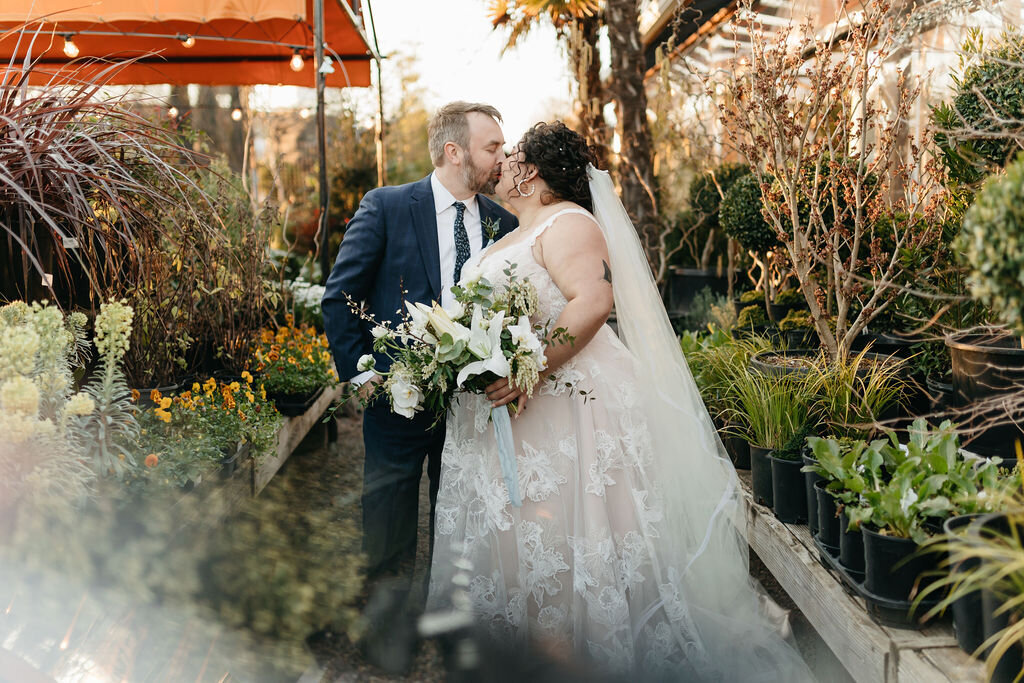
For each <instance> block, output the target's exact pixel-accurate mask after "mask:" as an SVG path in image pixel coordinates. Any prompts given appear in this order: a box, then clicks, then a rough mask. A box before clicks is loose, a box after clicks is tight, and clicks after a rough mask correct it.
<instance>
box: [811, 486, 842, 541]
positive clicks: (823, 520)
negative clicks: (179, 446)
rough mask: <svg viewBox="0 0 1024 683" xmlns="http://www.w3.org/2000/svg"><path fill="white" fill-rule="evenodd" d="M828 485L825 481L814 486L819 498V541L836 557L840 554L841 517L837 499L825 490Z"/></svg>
mask: <svg viewBox="0 0 1024 683" xmlns="http://www.w3.org/2000/svg"><path fill="white" fill-rule="evenodd" d="M827 485H828V482H827V481H825V480H824V479H822V480H820V481H817V482H815V484H814V493H815V495H816V496H817V498H818V540H819V541H820V542H821V544H822V545H823V546H825V547H826V548H828V549H829V550H830V551H832V554H833V555H834V554H836V553H837V552H839V516H838V514H837V513H836V499H835V498H833V497H832V494H831V493H829V492H828V491H827V490H825V486H827Z"/></svg>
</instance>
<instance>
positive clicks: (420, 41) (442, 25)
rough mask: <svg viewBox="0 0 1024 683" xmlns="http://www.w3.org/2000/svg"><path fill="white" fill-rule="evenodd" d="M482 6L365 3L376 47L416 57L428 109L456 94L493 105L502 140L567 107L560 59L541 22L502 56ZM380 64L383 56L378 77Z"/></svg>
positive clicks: (472, 0) (451, 0)
mask: <svg viewBox="0 0 1024 683" xmlns="http://www.w3.org/2000/svg"><path fill="white" fill-rule="evenodd" d="M364 2H365V0H364ZM487 5H488V3H487V0H444V2H436V1H435V2H425V1H423V0H371V6H372V8H373V18H374V20H375V22H376V26H377V39H378V42H379V44H380V50H381V52H382V53H383V54H384V55H388V54H392V53H396V52H401V53H404V54H412V55H414V56H415V57H416V61H415V65H416V67H415V68H416V70H417V71H418V72H419V74H420V84H421V85H422V86H423V87H424V90H425V97H426V100H427V105H428V106H429V107H431V108H433V107H436V106H439V105H442V104H444V103H445V102H449V101H452V100H458V99H462V100H469V101H478V102H486V103H488V104H491V105H494V106H495V107H497V108H498V111H500V112H501V113H502V116H503V117H504V120H505V126H504V132H505V139H506V140H509V141H514V140H517V139H519V137H520V136H521V135H522V133H523V132H525V131H526V129H527V128H529V127H530V126H531V125H533V124H534V123H536V122H537V121H539V120H541V119H544V118H546V117H549V116H551V114H552V113H554V112H568V111H569V104H568V103H569V88H570V80H569V73H568V68H567V65H566V64H567V62H566V59H565V56H564V55H563V54H562V53H561V51H560V49H559V46H558V43H557V40H556V38H555V32H554V29H553V28H552V27H550V26H549V25H546V24H545V25H543V26H541V27H539V28H537V29H534V30H533V31H531V32H530V34H529V35H528V36H527V38H526V39H525V40H523V41H521V43H520V45H518V46H517V47H516V48H515V49H514V50H510V51H509V52H507V53H506V54H505V55H502V54H501V48H502V46H503V45H504V44H505V35H504V32H503V31H501V30H499V31H495V30H493V29H492V28H491V23H490V21H489V20H488V15H487ZM363 14H364V16H365V15H366V9H365V7H364V9H363ZM367 28H368V27H367ZM371 40H372V36H371ZM388 67H389V63H388V62H387V61H385V64H384V69H385V79H386V78H387V73H386V72H387V69H388ZM386 82H387V81H386V80H385V83H386ZM385 98H387V91H386V90H385ZM386 107H387V104H386V103H385V108H386Z"/></svg>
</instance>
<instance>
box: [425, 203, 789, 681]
mask: <svg viewBox="0 0 1024 683" xmlns="http://www.w3.org/2000/svg"><path fill="white" fill-rule="evenodd" d="M568 212H576V213H583V214H585V215H587V216H590V214H589V213H588V212H586V211H584V210H583V209H568V210H564V211H560V212H557V213H556V214H554V215H553V216H551V217H550V218H549V219H548V220H547V221H545V222H544V223H543V224H542V225H539V226H538V227H537V228H535V229H534V230H533V233H532V234H531V235H530V236H529V238H528V239H526V240H523V241H521V242H519V243H517V244H514V245H512V246H509V247H505V248H502V245H500V244H499V245H498V249H500V251H499V250H496V249H495V248H493V247H492V248H491V250H490V252H493V253H489V252H484V253H483V254H482V255H481V256H480V257H477V258H482V259H483V260H482V261H481V262H480V267H481V268H482V269H483V274H484V277H486V278H487V279H488V280H490V281H491V282H492V283H493V284H494V285H495V289H496V290H499V291H500V289H501V288H502V287H504V286H507V284H508V276H507V275H506V274H505V273H504V272H503V271H504V270H505V269H506V268H508V266H509V264H515V275H516V276H517V277H526V278H529V280H530V281H531V282H532V283H533V284H534V285H535V286H536V288H537V290H538V294H539V302H540V315H539V316H538V321H540V322H543V321H548V320H549V321H552V322H553V321H555V320H556V319H557V318H558V317H559V315H560V313H561V312H562V309H563V308H564V307H565V305H566V303H567V302H566V299H565V297H564V296H563V295H562V293H561V291H560V290H559V289H558V287H557V286H556V285H555V283H554V282H553V280H552V279H551V276H550V275H549V274H548V272H547V271H546V270H545V269H544V268H543V267H542V266H541V265H540V264H538V263H537V261H536V260H535V258H534V256H533V253H532V247H533V245H534V242H535V241H536V240H537V238H538V237H539V236H540V235H541V233H542V232H543V231H544V230H545V229H547V228H548V227H549V226H550V225H551V223H552V222H553V221H554V220H555V219H556V218H557V217H558V216H561V215H563V214H565V213H568ZM644 390H645V387H644V386H639V385H638V382H637V367H636V359H635V358H634V356H633V355H632V354H631V353H630V351H629V350H628V349H627V348H626V347H625V346H624V345H623V343H622V342H621V341H620V340H619V338H618V337H617V336H616V334H615V333H614V332H613V331H612V330H611V328H609V327H608V326H607V325H604V326H602V327H601V329H600V330H599V331H598V333H597V335H596V336H595V337H594V338H593V339H592V340H591V341H590V342H589V343H588V344H587V345H586V346H585V347H583V348H582V349H581V350H580V351H579V352H578V353H577V354H576V355H574V356H573V357H572V358H571V359H570V360H569V361H568V362H567V363H565V364H564V365H563V366H562V367H560V368H558V370H557V371H556V372H555V373H554V374H553V376H551V377H550V378H548V379H546V380H544V381H543V383H542V384H541V385H540V386H538V387H537V389H536V390H535V392H534V396H533V398H532V399H530V400H529V401H528V403H527V407H526V410H525V411H524V413H523V414H522V415H520V416H519V417H518V418H516V419H514V420H513V422H512V430H513V436H514V444H515V453H516V460H517V466H518V476H519V491H520V494H521V496H522V502H523V504H522V507H518V508H517V507H514V506H512V505H511V504H510V501H509V494H508V490H507V488H506V486H505V483H504V480H503V478H502V472H501V466H500V463H499V459H498V451H497V445H496V441H495V436H494V430H493V425H492V424H491V423H489V422H488V416H489V413H490V402H489V401H488V400H487V398H486V397H485V396H483V395H479V394H465V393H464V394H461V395H460V397H459V399H458V403H457V404H456V405H455V406H454V408H453V410H452V413H451V414H450V415H449V416H448V421H447V438H446V441H445V445H444V450H443V452H442V455H441V463H442V464H441V484H440V491H439V492H438V496H437V508H436V512H437V515H436V526H435V545H434V555H433V561H432V566H431V575H430V589H429V597H428V603H427V609H428V610H434V609H439V608H443V607H445V606H446V605H447V604H448V602H449V599H450V596H451V591H452V588H453V586H452V577H453V574H454V573H455V571H456V568H455V567H456V561H457V560H460V559H462V560H468V565H467V564H466V563H465V562H462V563H461V564H463V566H471V567H472V569H471V571H470V574H471V576H472V579H471V581H470V584H469V587H468V591H469V595H470V599H471V602H472V610H473V612H474V616H475V617H476V619H477V620H478V621H479V622H481V623H482V624H483V625H485V626H486V627H487V629H488V630H489V631H490V632H491V633H492V634H493V635H495V636H496V637H497V638H499V639H500V642H506V643H507V642H515V643H520V644H524V643H526V642H527V641H528V640H529V639H534V640H537V639H539V640H544V641H547V642H548V643H550V644H552V645H554V646H555V647H556V649H558V648H560V649H562V650H563V651H569V652H571V653H572V654H573V655H575V656H580V657H585V658H588V659H590V660H591V661H594V660H596V661H597V662H598V663H600V664H601V665H605V666H608V667H610V668H612V669H613V670H615V671H617V672H620V673H624V674H625V673H639V674H646V675H647V676H650V677H652V678H657V679H658V680H738V679H737V678H734V677H733V676H734V675H735V674H736V673H738V672H737V671H736V670H735V669H734V668H731V667H729V666H725V667H723V666H722V662H718V661H715V659H716V658H718V657H722V656H728V650H729V648H733V647H735V646H737V645H740V646H743V645H744V643H743V641H742V640H738V641H733V640H732V639H731V637H730V635H735V636H739V637H740V638H742V637H743V634H742V633H736V634H729V633H723V632H722V631H725V630H727V627H725V626H723V625H722V624H721V623H718V622H717V621H715V620H712V622H713V623H715V624H716V625H715V626H714V627H713V628H711V629H709V628H703V627H702V626H701V623H704V624H707V623H708V622H709V620H708V619H707V618H703V619H702V618H701V616H702V615H695V614H694V611H693V610H692V609H691V606H690V600H689V596H688V595H687V594H686V591H687V590H688V587H687V585H686V584H685V582H683V581H682V580H681V576H682V574H683V573H684V572H685V571H686V568H685V567H681V566H676V565H673V564H666V562H669V561H671V560H670V559H669V557H668V556H667V555H666V554H665V553H664V552H663V550H662V549H663V548H665V547H666V544H678V543H683V544H690V545H693V546H696V545H698V544H699V543H700V541H701V539H700V538H672V537H669V536H668V535H667V534H666V533H665V529H664V525H663V522H664V517H665V510H664V508H663V506H662V505H661V504H660V502H659V501H660V498H661V496H660V495H659V487H658V483H659V482H657V481H654V480H652V474H651V471H650V465H651V462H652V446H651V439H650V431H649V430H648V425H647V422H646V420H645V415H644V413H643V412H642V409H641V404H642V402H641V400H640V399H641V395H642V392H644ZM686 446H687V444H685V443H680V444H678V447H679V448H686ZM743 552H744V553H745V547H744V548H743ZM672 555H673V556H674V557H679V556H680V555H683V556H685V553H682V554H680V553H673V554H672ZM742 563H743V566H742V570H743V571H744V572H745V571H746V565H745V557H744V558H743V559H742ZM703 616H704V617H706V616H707V615H703ZM712 616H714V615H712ZM695 617H696V618H695ZM698 622H701V623H698ZM713 631H717V632H713ZM709 638H713V639H715V640H717V641H720V640H723V639H728V640H729V642H728V643H727V644H726V643H717V645H720V647H715V646H714V645H716V644H712V643H708V642H707V641H708V639H709ZM778 643H779V645H782V643H781V640H779V641H778ZM793 654H795V653H793ZM765 664H767V665H768V668H769V671H767V672H766V671H765ZM771 668H772V664H771V661H770V660H763V659H762V660H761V661H760V663H759V664H754V665H753V666H752V667H751V669H752V670H744V671H743V672H742V675H743V676H745V677H746V678H745V680H765V681H774V680H797V678H799V676H798V677H797V678H787V679H783V678H779V677H778V676H777V675H776V672H773V671H771Z"/></svg>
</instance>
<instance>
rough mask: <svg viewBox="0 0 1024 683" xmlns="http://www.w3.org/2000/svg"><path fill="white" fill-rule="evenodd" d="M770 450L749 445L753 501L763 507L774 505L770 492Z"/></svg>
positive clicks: (771, 492)
mask: <svg viewBox="0 0 1024 683" xmlns="http://www.w3.org/2000/svg"><path fill="white" fill-rule="evenodd" d="M771 452H772V451H771V449H770V448H761V447H760V446H755V445H754V444H750V481H751V486H752V488H753V490H754V501H755V502H757V503H760V504H761V505H764V506H765V507H769V508H770V507H773V506H774V505H775V496H774V495H773V491H772V464H771V461H770V460H769V457H770V454H771Z"/></svg>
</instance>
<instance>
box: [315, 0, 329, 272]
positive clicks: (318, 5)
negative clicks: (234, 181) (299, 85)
mask: <svg viewBox="0 0 1024 683" xmlns="http://www.w3.org/2000/svg"><path fill="white" fill-rule="evenodd" d="M313 15H314V16H313V56H314V66H315V72H316V73H315V75H316V151H317V162H318V166H319V167H320V168H319V170H320V225H319V229H318V230H317V232H318V233H319V234H320V278H321V280H320V281H321V282H323V283H326V282H327V276H328V275H330V273H331V255H330V253H328V252H329V251H330V249H329V247H330V235H329V234H328V223H327V205H328V199H329V191H330V188H329V187H328V185H327V122H326V118H325V115H324V74H323V73H321V71H320V67H321V66H322V65H323V63H324V0H313Z"/></svg>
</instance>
